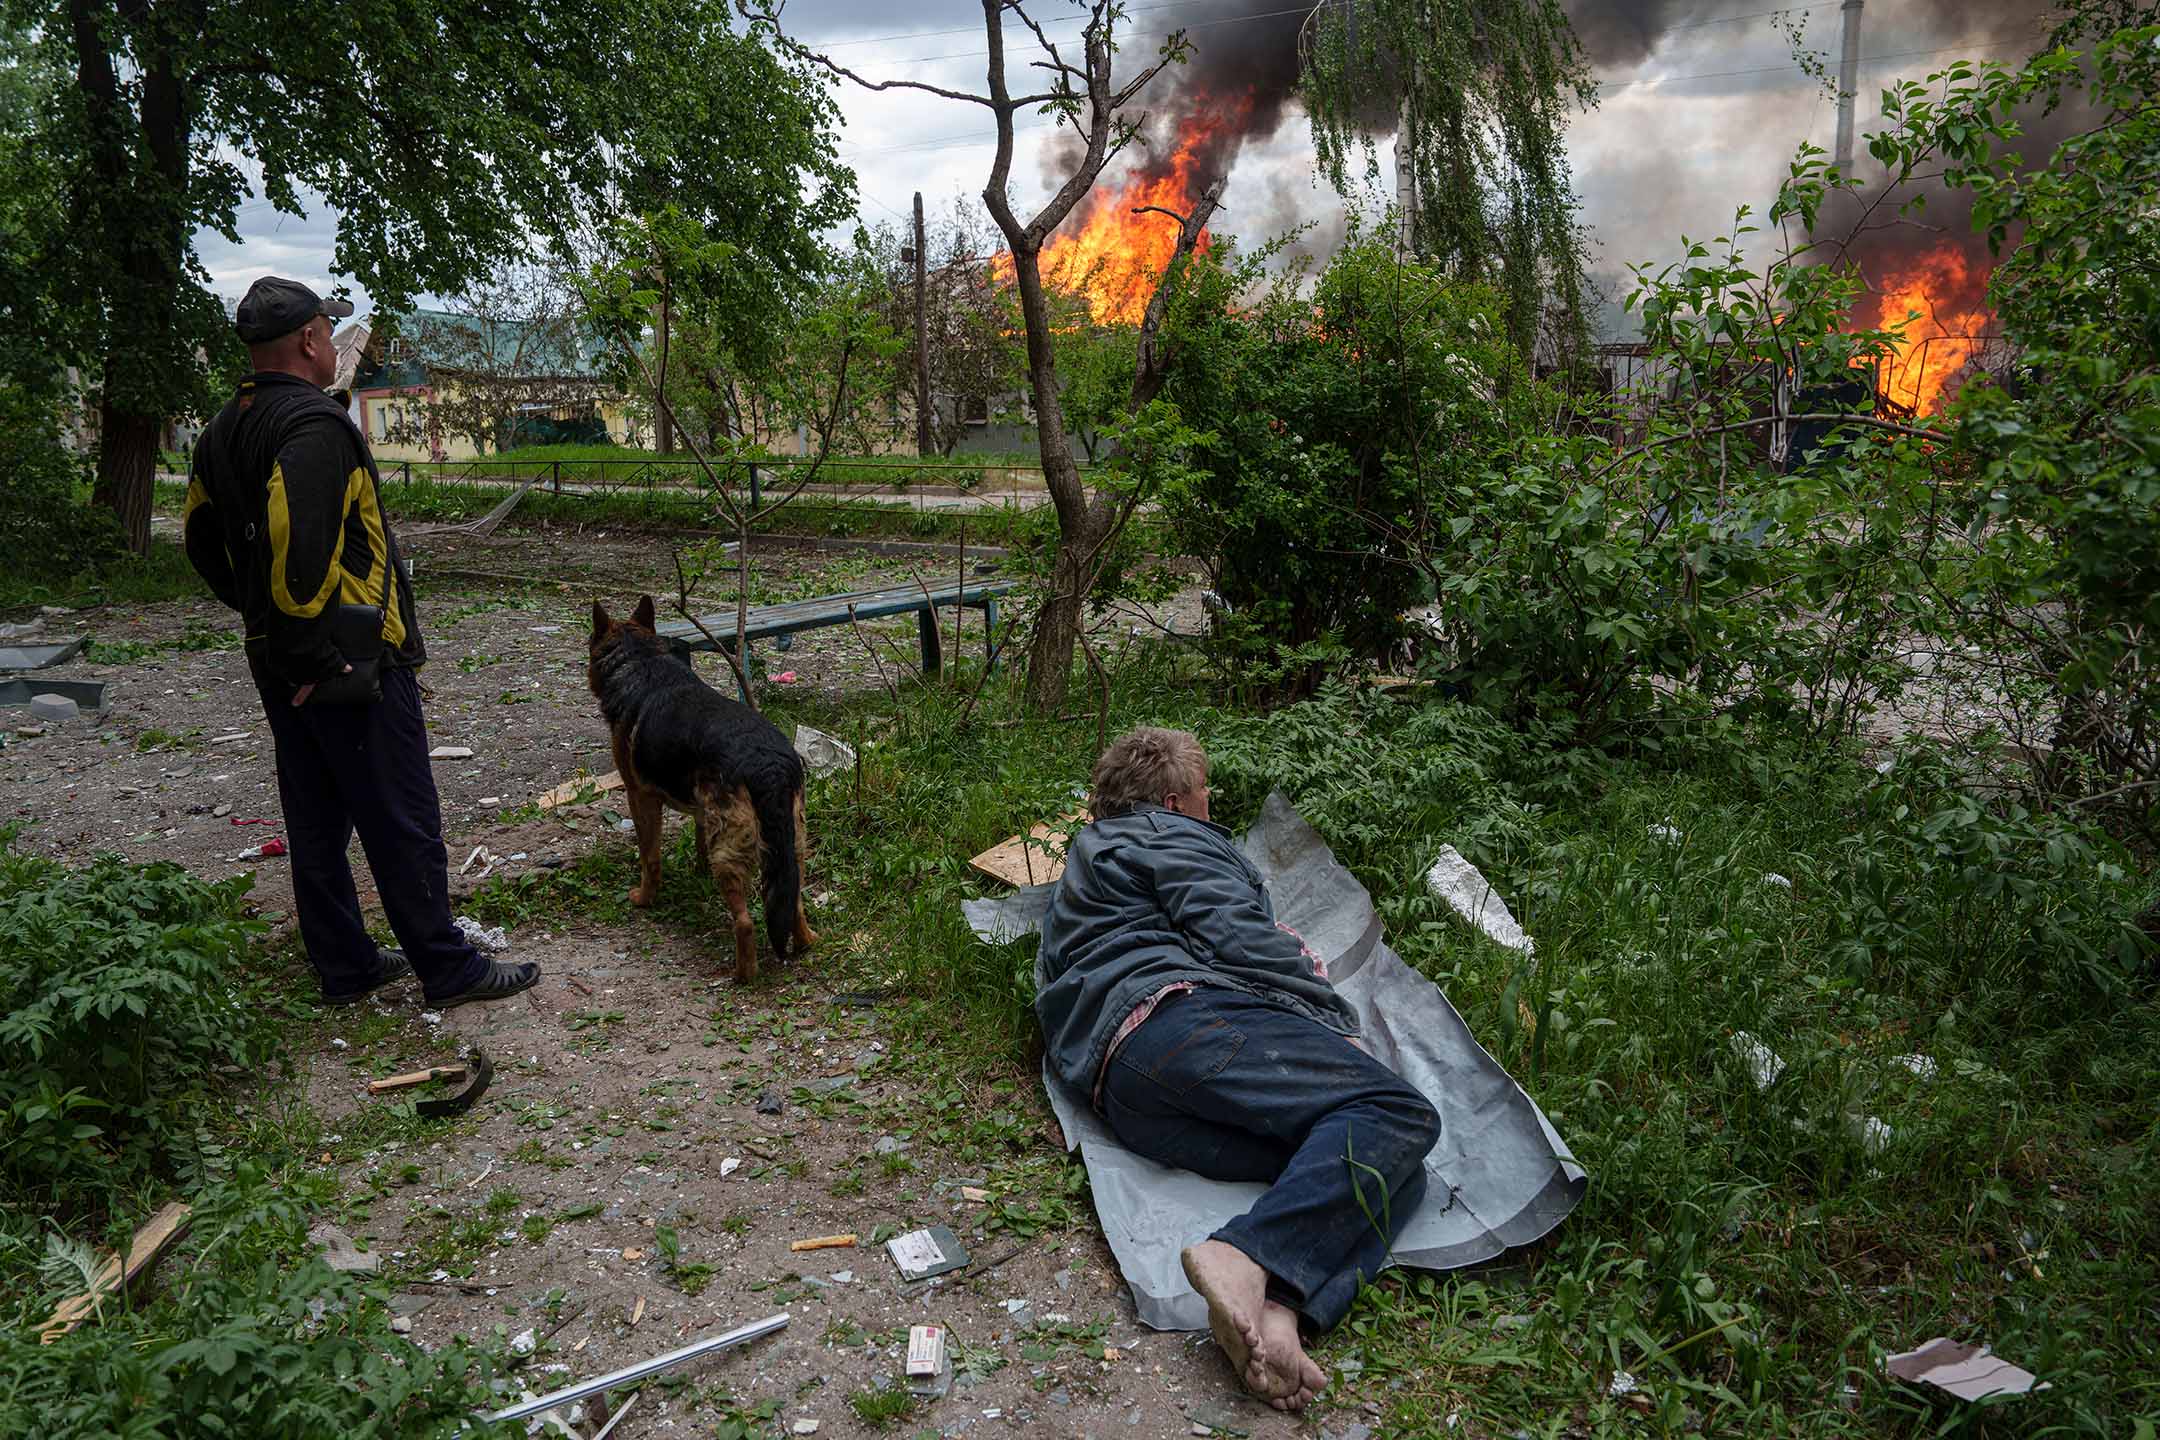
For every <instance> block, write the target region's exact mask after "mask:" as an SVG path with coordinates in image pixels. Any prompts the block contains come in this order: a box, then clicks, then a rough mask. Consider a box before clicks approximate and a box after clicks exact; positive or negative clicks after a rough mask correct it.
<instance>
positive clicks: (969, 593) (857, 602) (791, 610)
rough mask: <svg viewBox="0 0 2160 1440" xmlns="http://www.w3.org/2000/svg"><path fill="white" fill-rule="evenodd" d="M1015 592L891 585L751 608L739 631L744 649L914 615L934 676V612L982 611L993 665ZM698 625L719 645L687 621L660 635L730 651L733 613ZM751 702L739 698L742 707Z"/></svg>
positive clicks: (938, 656) (998, 583) (978, 586)
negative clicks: (1005, 601) (1006, 602)
mask: <svg viewBox="0 0 2160 1440" xmlns="http://www.w3.org/2000/svg"><path fill="white" fill-rule="evenodd" d="M1015 588H1017V587H1016V586H1015V585H1014V583H1013V582H1012V581H1010V580H970V581H968V582H967V583H965V584H954V583H947V584H944V585H930V586H922V585H894V586H890V587H888V588H886V589H883V590H856V591H852V592H850V593H848V594H845V595H820V596H817V597H816V598H814V599H810V600H789V601H785V602H783V603H781V604H778V605H753V606H752V607H750V613H749V616H748V619H747V621H746V623H745V624H744V626H743V642H744V644H745V645H747V644H748V643H749V642H751V641H753V640H764V639H768V638H771V637H774V636H780V635H793V634H796V633H797V632H798V631H803V630H821V629H823V628H825V627H826V626H828V625H847V624H852V623H853V622H854V621H857V620H881V619H884V618H886V617H887V616H891V615H906V614H909V613H910V612H912V613H913V614H914V616H915V623H916V630H917V633H918V634H919V635H920V636H921V638H922V668H923V674H925V675H935V674H937V672H938V671H939V670H940V669H941V668H942V667H943V665H944V658H945V657H944V654H943V650H942V647H941V645H940V643H939V640H938V623H937V612H938V611H940V610H950V609H954V608H959V609H965V610H980V611H982V612H983V635H984V637H985V638H984V641H983V654H984V656H985V658H987V659H992V660H994V659H995V658H996V654H997V652H996V649H995V648H994V646H993V645H992V644H991V640H990V637H993V636H995V635H996V634H997V618H998V600H999V598H1000V597H1002V596H1005V595H1010V594H1011V593H1012V592H1013V590H1014V589H1015ZM701 623H702V624H703V625H704V627H705V630H709V631H711V632H712V634H713V636H714V638H715V639H717V640H718V641H719V646H718V647H716V646H715V645H714V643H713V640H708V639H707V638H706V637H705V634H704V631H701V630H699V629H698V626H697V625H696V624H693V623H691V622H690V621H688V620H678V621H675V622H673V623H672V624H667V625H662V626H661V627H660V633H661V635H663V636H665V637H666V638H668V639H670V640H679V641H681V642H682V643H683V644H685V645H687V646H688V647H689V648H690V649H692V650H712V649H715V648H728V647H731V646H732V645H733V644H734V640H735V612H734V611H732V610H729V611H726V612H724V613H722V614H718V615H707V616H705V617H704V618H703V620H702V622H701ZM749 698H750V697H749V696H747V695H745V696H744V697H743V699H744V700H745V701H746V702H747V701H748V700H749Z"/></svg>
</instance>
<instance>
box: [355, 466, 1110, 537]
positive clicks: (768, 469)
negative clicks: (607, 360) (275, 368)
mask: <svg viewBox="0 0 2160 1440" xmlns="http://www.w3.org/2000/svg"><path fill="white" fill-rule="evenodd" d="M812 463H814V462H812V461H811V460H809V459H807V458H803V457H794V456H779V457H770V458H761V459H759V460H758V461H757V462H756V463H755V464H752V463H749V462H747V461H730V462H727V463H726V464H715V466H714V473H716V474H717V475H719V477H720V478H721V480H722V482H723V483H725V484H726V485H727V486H728V488H729V490H730V491H731V492H732V493H733V494H735V495H736V496H738V497H739V498H741V499H743V500H746V501H748V502H749V503H750V505H751V507H752V508H757V507H758V506H759V505H761V504H763V503H764V502H765V501H767V500H770V499H773V498H776V497H777V496H779V495H784V494H786V493H787V492H788V491H790V490H792V489H794V488H795V486H796V483H797V482H798V480H801V479H802V478H803V470H804V467H806V466H808V465H811V464H812ZM381 468H382V472H383V479H384V481H385V482H386V483H387V484H388V485H390V486H392V487H394V488H393V489H392V492H391V498H393V499H395V498H396V495H397V490H398V489H404V490H405V491H407V492H408V495H410V493H411V492H412V491H414V490H417V489H427V488H438V489H453V490H462V491H467V492H470V493H472V494H475V495H494V496H507V495H508V494H509V493H510V492H511V491H512V490H514V489H516V488H517V487H519V486H523V485H526V484H528V483H534V482H537V485H536V488H538V489H540V490H544V491H545V492H546V493H548V494H550V495H555V496H560V497H562V498H563V499H565V500H570V501H577V500H593V501H607V500H611V501H616V502H627V503H629V504H631V505H633V506H638V507H641V508H642V507H644V506H651V507H652V508H654V509H662V508H667V509H673V510H676V511H678V512H680V511H681V510H683V509H686V508H690V507H695V506H697V505H698V504H699V502H700V500H701V499H707V498H708V497H709V492H710V489H711V481H710V480H709V479H708V477H707V473H706V471H705V469H704V467H703V466H701V465H699V464H698V463H697V461H695V460H694V459H691V458H689V457H687V456H675V457H664V458H663V457H655V458H644V457H640V458H634V459H614V458H608V457H594V458H590V459H585V458H567V459H520V458H517V457H511V458H508V459H504V458H499V457H498V458H488V457H482V458H476V459H471V460H395V461H389V462H386V463H384V464H383V465H382V467H381ZM1086 473H1087V469H1086V467H1083V470H1082V474H1083V476H1084V475H1085V474H1086ZM1041 475H1042V472H1041V471H1040V470H1039V469H1037V468H1035V467H1033V466H1026V465H1010V464H1005V463H1002V462H1001V461H994V460H993V461H985V460H981V459H976V458H959V459H954V460H918V459H914V458H912V457H906V456H876V457H870V458H849V459H828V460H827V461H826V462H825V464H824V466H823V468H822V469H821V470H819V472H818V473H817V475H816V477H815V478H814V479H811V480H810V481H809V482H808V483H807V485H805V487H804V489H803V490H802V492H801V493H800V494H799V495H798V496H797V497H796V498H795V499H794V500H793V501H791V502H790V503H789V505H788V506H787V511H786V512H784V513H793V512H797V511H802V512H806V513H807V514H818V513H824V514H825V515H826V517H827V519H828V520H829V521H830V520H833V519H835V518H852V519H854V520H857V521H860V522H862V524H863V525H864V526H865V527H868V526H869V525H871V524H872V523H873V522H876V521H878V520H880V519H881V518H882V517H884V516H886V515H890V514H895V513H897V514H900V515H903V516H912V517H917V518H918V519H919V522H920V524H919V525H917V526H916V528H922V527H924V526H927V527H931V528H935V529H939V530H942V529H944V528H947V527H946V526H945V525H944V524H942V523H941V522H943V521H948V520H949V521H954V522H958V523H960V524H962V525H964V524H965V522H966V521H967V520H968V519H969V517H974V516H985V517H989V523H986V524H984V525H982V526H980V527H979V529H978V533H984V532H987V531H989V530H991V529H993V528H996V524H997V521H998V520H999V519H1000V518H1003V519H1017V518H1018V517H1019V516H1020V515H1022V514H1024V513H1026V512H1028V511H1032V510H1035V509H1037V508H1039V507H1041V506H1044V505H1047V504H1048V503H1049V493H1048V492H1047V490H1045V489H1044V488H1043V483H1042V478H1041ZM713 508H714V509H715V510H717V509H718V507H717V506H716V505H715V506H713ZM775 518H778V517H775ZM888 523H889V522H888Z"/></svg>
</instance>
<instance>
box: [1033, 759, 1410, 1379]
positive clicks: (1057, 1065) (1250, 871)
mask: <svg viewBox="0 0 2160 1440" xmlns="http://www.w3.org/2000/svg"><path fill="white" fill-rule="evenodd" d="M1090 804H1091V809H1092V811H1093V814H1094V819H1093V821H1092V822H1091V823H1090V824H1089V825H1088V826H1087V827H1086V828H1085V829H1084V830H1082V831H1081V832H1080V834H1079V835H1078V836H1077V837H1075V839H1074V841H1073V844H1072V848H1071V850H1070V852H1069V853H1068V854H1067V856H1066V860H1065V874H1064V878H1063V879H1062V880H1061V881H1060V882H1059V884H1058V889H1057V894H1056V895H1055V897H1054V898H1053V899H1052V900H1051V902H1050V909H1049V912H1048V914H1046V915H1045V916H1044V918H1043V924H1042V952H1041V961H1040V964H1041V969H1042V976H1043V982H1044V983H1043V984H1042V987H1041V990H1040V992H1039V993H1038V994H1037V995H1036V997H1035V1016H1036V1019H1037V1021H1038V1022H1039V1023H1040V1024H1041V1025H1042V1032H1043V1043H1044V1045H1045V1046H1046V1047H1047V1050H1048V1054H1049V1059H1050V1064H1051V1066H1052V1067H1053V1068H1054V1069H1055V1070H1056V1072H1057V1074H1058V1075H1059V1077H1060V1078H1061V1079H1063V1080H1064V1081H1065V1083H1066V1084H1068V1085H1071V1086H1072V1087H1073V1088H1074V1089H1075V1090H1078V1091H1079V1092H1080V1093H1082V1094H1085V1095H1088V1096H1090V1097H1092V1100H1093V1103H1094V1105H1095V1108H1096V1109H1097V1110H1098V1111H1099V1112H1100V1113H1101V1114H1102V1117H1103V1119H1104V1120H1105V1121H1106V1122H1107V1123H1108V1125H1109V1126H1110V1129H1111V1132H1112V1133H1113V1134H1115V1135H1116V1136H1117V1138H1118V1140H1119V1142H1120V1143H1122V1144H1123V1145H1125V1146H1126V1147H1127V1148H1128V1149H1131V1150H1133V1151H1136V1152H1137V1153H1139V1154H1142V1155H1146V1156H1149V1157H1150V1158H1152V1159H1155V1160H1158V1161H1160V1162H1162V1163H1163V1164H1165V1165H1176V1166H1181V1167H1183V1168H1184V1169H1187V1170H1194V1171H1198V1172H1199V1173H1200V1174H1202V1175H1205V1176H1208V1177H1209V1178H1210V1179H1215V1180H1263V1181H1268V1182H1271V1183H1270V1186H1269V1189H1268V1191H1267V1193H1266V1194H1264V1195H1262V1196H1261V1197H1260V1199H1259V1201H1258V1202H1257V1203H1256V1204H1255V1205H1254V1206H1253V1207H1252V1209H1251V1210H1249V1211H1247V1212H1246V1213H1245V1214H1243V1215H1241V1216H1239V1217H1238V1218H1237V1219H1235V1220H1232V1221H1231V1222H1230V1223H1229V1224H1227V1225H1225V1226H1223V1227H1222V1228H1221V1229H1220V1230H1217V1231H1216V1232H1215V1233H1214V1234H1213V1235H1211V1236H1208V1237H1206V1238H1204V1239H1199V1240H1198V1243H1196V1244H1194V1245H1192V1246H1191V1247H1190V1248H1189V1249H1187V1250H1186V1251H1185V1252H1184V1257H1183V1258H1184V1263H1185V1274H1186V1277H1187V1278H1188V1279H1190V1280H1191V1281H1192V1285H1193V1288H1194V1289H1195V1290H1197V1291H1199V1293H1200V1295H1201V1296H1202V1298H1204V1299H1205V1300H1206V1301H1207V1307H1208V1323H1209V1328H1211V1329H1212V1330H1213V1331H1214V1333H1215V1339H1216V1341H1217V1343H1219V1344H1220V1345H1221V1346H1222V1347H1223V1351H1224V1353H1225V1354H1227V1355H1228V1356H1229V1357H1230V1363H1231V1366H1232V1368H1233V1369H1235V1370H1236V1371H1237V1372H1238V1377H1239V1379H1240V1380H1241V1381H1242V1382H1243V1383H1244V1384H1245V1386H1246V1388H1248V1389H1250V1390H1251V1391H1252V1392H1253V1393H1254V1394H1256V1395H1259V1396H1261V1397H1262V1398H1264V1399H1266V1400H1267V1401H1268V1402H1269V1403H1270V1404H1272V1405H1274V1406H1275V1407H1276V1408H1277V1409H1279V1410H1301V1409H1303V1408H1304V1407H1305V1406H1306V1405H1307V1404H1308V1403H1310V1402H1311V1400H1312V1398H1313V1397H1314V1396H1315V1395H1316V1394H1318V1393H1319V1391H1320V1390H1321V1388H1322V1387H1324V1386H1325V1385H1326V1384H1327V1375H1326V1373H1325V1372H1324V1371H1322V1370H1321V1369H1320V1367H1319V1366H1318V1365H1316V1364H1314V1363H1313V1361H1312V1360H1311V1358H1310V1357H1308V1356H1307V1355H1306V1353H1305V1348H1304V1344H1303V1341H1302V1338H1301V1335H1300V1329H1301V1327H1302V1328H1303V1329H1304V1330H1305V1331H1306V1332H1308V1333H1318V1332H1321V1331H1324V1330H1327V1329H1329V1328H1331V1327H1332V1326H1334V1325H1335V1324H1336V1322H1338V1321H1340V1320H1341V1319H1342V1318H1343V1315H1344V1314H1345V1313H1346V1312H1347V1311H1348V1310H1349V1308H1350V1302H1351V1301H1352V1300H1353V1299H1355V1298H1356V1296H1357V1289H1358V1284H1359V1282H1360V1280H1361V1279H1363V1278H1366V1277H1370V1276H1372V1275H1375V1274H1377V1273H1378V1272H1379V1270H1380V1267H1381V1265H1382V1263H1383V1262H1384V1261H1385V1260H1386V1259H1387V1253H1388V1246H1389V1243H1390V1242H1391V1240H1392V1239H1393V1237H1394V1234H1395V1232H1396V1231H1399V1230H1400V1229H1401V1227H1402V1225H1403V1224H1404V1223H1405V1222H1407V1221H1408V1220H1409V1218H1410V1216H1411V1214H1412V1213H1413V1212H1415V1211H1416V1209H1417V1207H1418V1204H1419V1202H1420V1201H1422V1200H1423V1199H1424V1196H1425V1163H1424V1162H1425V1152H1426V1151H1428V1150H1430V1149H1431V1148H1432V1147H1433V1144H1434V1142H1435V1141H1436V1140H1438V1138H1439V1135H1440V1117H1439V1115H1438V1114H1437V1113H1436V1112H1435V1111H1434V1110H1433V1107H1432V1106H1431V1105H1430V1104H1429V1103H1428V1102H1427V1101H1426V1099H1425V1097H1424V1096H1422V1095H1420V1094H1419V1093H1418V1092H1417V1091H1416V1090H1415V1089H1413V1088H1412V1087H1411V1086H1410V1084H1409V1083H1408V1082H1407V1081H1405V1080H1403V1079H1402V1078H1401V1077H1400V1076H1398V1075H1396V1074H1395V1072H1394V1071H1392V1070H1390V1069H1388V1068H1387V1067H1386V1066H1385V1065H1383V1064H1381V1063H1380V1062H1379V1061H1377V1060H1375V1059H1373V1058H1372V1057H1371V1056H1369V1055H1367V1054H1366V1053H1365V1052H1364V1051H1363V1050H1362V1049H1361V1048H1360V1047H1359V1046H1358V1043H1357V1030H1358V1021H1357V1016H1356V1014H1355V1013H1354V1012H1353V1011H1352V1010H1351V1008H1350V1006H1349V1005H1348V1004H1347V1003H1346V1002H1345V1001H1344V1000H1343V998H1342V997H1341V996H1339V995H1337V994H1336V993H1335V990H1334V987H1333V986H1331V985H1330V984H1329V983H1328V978H1327V970H1326V966H1325V965H1324V963H1323V962H1322V961H1321V959H1320V957H1319V956H1317V955H1315V954H1314V953H1313V952H1312V951H1311V950H1310V949H1309V948H1308V947H1307V946H1306V945H1305V943H1304V941H1302V940H1301V939H1299V938H1298V936H1297V934H1296V933H1295V932H1293V931H1292V930H1290V929H1289V927H1287V926H1285V925H1282V924H1279V923H1278V922H1277V921H1276V919H1275V912H1274V909H1273V907H1272V906H1271V905H1270V904H1269V902H1268V896H1267V890H1266V887H1265V886H1264V885H1263V884H1262V883H1261V879H1260V874H1259V872H1258V871H1257V870H1255V869H1254V868H1253V866H1252V863H1251V862H1250V861H1248V860H1247V859H1246V858H1245V856H1244V854H1243V853H1242V852H1241V851H1240V850H1239V849H1238V847H1237V845H1236V844H1235V843H1234V842H1233V841H1232V840H1231V838H1230V835H1229V832H1227V831H1225V830H1224V829H1223V828H1222V827H1220V826H1218V825H1215V824H1212V823H1210V821H1209V820H1208V785H1207V756H1206V754H1205V753H1204V752H1203V751H1202V750H1201V748H1200V745H1199V742H1198V741H1196V740H1195V739H1194V738H1193V737H1192V736H1191V735H1188V734H1186V733H1185V732H1183V731H1181V730H1156V729H1141V730H1135V731H1133V732H1132V733H1131V734H1129V735H1126V736H1124V737H1123V738H1121V739H1119V740H1118V741H1117V742H1116V743H1115V744H1113V745H1112V746H1111V747H1110V748H1109V749H1108V750H1106V751H1104V752H1103V756H1102V758H1101V759H1100V760H1099V761H1097V762H1096V765H1095V776H1094V795H1093V797H1092V800H1091V802H1090Z"/></svg>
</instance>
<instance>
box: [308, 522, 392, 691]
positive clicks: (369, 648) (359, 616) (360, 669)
mask: <svg viewBox="0 0 2160 1440" xmlns="http://www.w3.org/2000/svg"><path fill="white" fill-rule="evenodd" d="M382 566H383V598H382V604H380V605H335V606H332V607H331V609H330V613H329V616H328V617H327V619H326V620H325V622H324V623H326V624H327V625H328V626H329V627H330V643H331V644H332V645H335V646H336V647H337V652H338V654H340V655H342V656H344V657H345V663H346V664H347V665H349V666H351V667H352V668H351V669H349V670H347V671H345V672H344V673H343V674H341V675H332V676H331V677H330V678H329V679H327V680H321V681H317V682H316V685H315V688H314V690H313V691H311V692H310V693H309V695H308V698H307V703H308V704H310V705H372V704H374V703H375V702H376V701H378V700H380V699H382V661H383V616H384V613H385V612H386V611H388V610H389V608H390V606H391V604H392V603H394V599H395V597H394V596H393V595H392V593H391V585H392V583H393V571H394V570H395V569H396V566H397V560H396V559H395V557H393V556H392V554H391V551H390V527H389V524H388V523H387V522H385V523H384V525H383V561H382Z"/></svg>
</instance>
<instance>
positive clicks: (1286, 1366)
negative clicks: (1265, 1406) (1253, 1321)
mask: <svg viewBox="0 0 2160 1440" xmlns="http://www.w3.org/2000/svg"><path fill="white" fill-rule="evenodd" d="M1260 1342H1261V1344H1263V1345H1265V1346H1266V1347H1267V1354H1268V1360H1269V1362H1270V1364H1271V1365H1272V1366H1273V1367H1274V1368H1275V1370H1276V1371H1277V1372H1278V1374H1279V1375H1281V1376H1283V1377H1285V1378H1286V1379H1291V1380H1292V1388H1291V1390H1290V1392H1289V1393H1288V1394H1286V1395H1281V1396H1276V1397H1272V1398H1270V1399H1269V1401H1268V1403H1269V1404H1270V1405H1273V1406H1274V1407H1275V1408H1276V1409H1278V1410H1303V1409H1304V1408H1305V1407H1306V1406H1307V1405H1310V1404H1312V1402H1313V1401H1314V1400H1315V1399H1317V1398H1318V1397H1319V1394H1320V1392H1321V1391H1322V1390H1325V1389H1326V1388H1327V1383H1328V1376H1327V1371H1325V1370H1322V1369H1321V1368H1320V1367H1319V1366H1318V1365H1316V1364H1314V1363H1313V1359H1312V1357H1311V1356H1310V1355H1307V1354H1306V1353H1305V1344H1304V1341H1302V1340H1301V1339H1299V1338H1298V1323H1297V1312H1296V1311H1295V1310H1292V1309H1290V1308H1289V1307H1288V1306H1287V1305H1278V1304H1276V1303H1275V1302H1274V1301H1273V1300H1270V1301H1268V1302H1267V1304H1266V1306H1265V1307H1264V1308H1263V1309H1262V1310H1261V1312H1260ZM1293 1377H1294V1378H1293Z"/></svg>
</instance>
